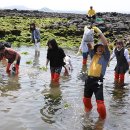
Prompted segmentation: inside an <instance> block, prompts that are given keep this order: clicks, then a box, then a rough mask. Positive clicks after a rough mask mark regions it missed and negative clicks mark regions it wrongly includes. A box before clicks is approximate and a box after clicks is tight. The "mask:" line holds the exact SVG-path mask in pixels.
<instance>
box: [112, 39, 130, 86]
mask: <svg viewBox="0 0 130 130" xmlns="http://www.w3.org/2000/svg"><path fill="white" fill-rule="evenodd" d="M114 57H116V60H117V64H116V67H115V73H114V82H115V85H116V87H119V88H120V87H123V85H124V79H125V73H126V72H127V71H128V70H129V66H130V56H129V51H128V49H126V48H125V47H124V43H123V41H122V40H118V41H117V42H116V47H115V49H114V50H113V53H112V55H111V58H110V61H111V60H112V59H113V58H114Z"/></svg>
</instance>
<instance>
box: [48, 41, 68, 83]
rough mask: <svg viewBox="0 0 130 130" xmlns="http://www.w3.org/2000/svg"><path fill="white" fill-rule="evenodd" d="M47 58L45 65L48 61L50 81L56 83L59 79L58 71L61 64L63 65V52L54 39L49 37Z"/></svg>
mask: <svg viewBox="0 0 130 130" xmlns="http://www.w3.org/2000/svg"><path fill="white" fill-rule="evenodd" d="M47 45H48V50H47V60H46V67H47V65H48V63H49V62H50V70H51V81H53V82H56V83H58V82H59V79H60V73H61V70H62V66H63V65H64V58H65V56H66V55H65V53H64V50H63V49H62V48H61V47H58V44H57V42H56V40H55V39H51V40H49V41H48V42H47Z"/></svg>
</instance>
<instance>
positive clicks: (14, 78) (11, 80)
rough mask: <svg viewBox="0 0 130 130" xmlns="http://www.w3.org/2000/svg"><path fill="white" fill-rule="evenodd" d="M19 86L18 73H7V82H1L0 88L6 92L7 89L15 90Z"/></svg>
mask: <svg viewBox="0 0 130 130" xmlns="http://www.w3.org/2000/svg"><path fill="white" fill-rule="evenodd" d="M20 88H21V85H20V83H19V77H18V75H12V74H9V75H8V81H7V83H5V82H3V83H2V86H0V90H1V91H2V92H7V91H17V90H19V89H20Z"/></svg>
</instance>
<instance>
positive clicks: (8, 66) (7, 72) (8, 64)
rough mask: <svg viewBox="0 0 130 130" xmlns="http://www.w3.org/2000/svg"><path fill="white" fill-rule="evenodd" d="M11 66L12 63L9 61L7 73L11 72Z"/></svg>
mask: <svg viewBox="0 0 130 130" xmlns="http://www.w3.org/2000/svg"><path fill="white" fill-rule="evenodd" d="M10 66H11V63H8V64H7V67H6V72H7V73H10Z"/></svg>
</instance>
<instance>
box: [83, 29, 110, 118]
mask: <svg viewBox="0 0 130 130" xmlns="http://www.w3.org/2000/svg"><path fill="white" fill-rule="evenodd" d="M93 29H94V31H95V32H96V33H98V35H99V37H100V40H101V42H102V44H96V45H95V46H94V48H91V49H89V55H90V57H91V59H92V60H91V63H90V67H89V68H88V77H87V79H86V80H85V88H84V97H83V103H84V107H85V111H86V112H89V111H91V110H92V103H91V98H92V95H93V93H94V94H95V98H96V102H97V111H98V113H99V117H100V118H101V119H105V118H106V107H105V104H104V96H103V77H104V75H105V72H106V68H107V65H108V62H109V58H110V51H109V49H108V41H107V40H106V38H105V36H104V35H103V33H102V31H101V30H100V29H99V28H97V27H93Z"/></svg>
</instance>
